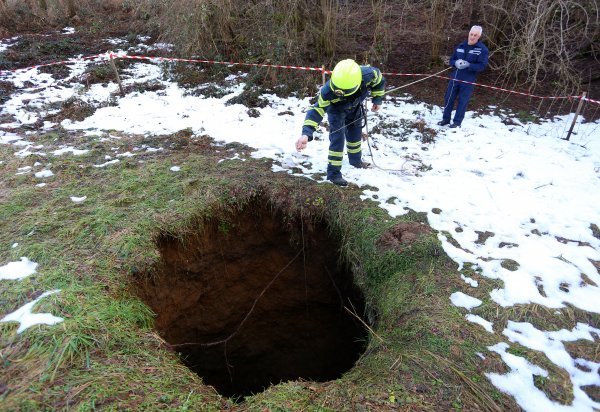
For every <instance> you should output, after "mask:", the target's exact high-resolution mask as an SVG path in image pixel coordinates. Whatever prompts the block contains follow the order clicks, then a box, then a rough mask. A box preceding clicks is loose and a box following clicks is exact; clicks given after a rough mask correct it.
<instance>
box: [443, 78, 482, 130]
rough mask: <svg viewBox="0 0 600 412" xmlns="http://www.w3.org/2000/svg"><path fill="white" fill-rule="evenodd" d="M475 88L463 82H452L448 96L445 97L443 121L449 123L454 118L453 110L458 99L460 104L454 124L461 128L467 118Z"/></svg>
mask: <svg viewBox="0 0 600 412" xmlns="http://www.w3.org/2000/svg"><path fill="white" fill-rule="evenodd" d="M474 88H475V86H474V85H472V84H466V83H461V82H455V81H454V80H450V82H449V83H448V88H447V89H446V94H445V95H444V115H443V116H442V119H443V120H444V121H447V122H449V121H450V117H451V116H452V108H453V107H454V101H455V100H456V98H457V97H458V104H457V105H456V113H454V123H456V124H457V125H459V126H460V124H461V123H462V121H463V119H464V118H465V112H466V111H467V104H468V103H469V99H470V98H471V94H473V89H474Z"/></svg>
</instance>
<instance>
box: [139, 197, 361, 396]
mask: <svg viewBox="0 0 600 412" xmlns="http://www.w3.org/2000/svg"><path fill="white" fill-rule="evenodd" d="M303 244H304V248H303V247H302V245H303ZM158 247H159V250H160V252H161V255H162V259H161V262H160V263H159V264H158V265H157V267H155V268H154V269H153V270H152V271H151V273H149V274H148V275H147V276H144V277H143V280H142V281H140V282H139V283H138V284H137V285H136V289H137V291H138V294H139V296H140V297H141V298H142V299H143V300H144V301H145V302H146V303H147V304H148V305H149V306H150V307H151V308H152V309H153V310H154V312H155V313H156V315H157V317H156V322H155V326H156V328H157V329H158V332H159V333H160V335H161V336H162V337H163V338H164V339H165V340H166V341H167V342H168V343H169V344H170V345H171V346H172V347H173V348H174V349H175V350H176V351H177V352H179V353H180V356H181V359H182V361H183V362H184V363H185V364H186V365H187V366H188V367H189V368H190V369H191V370H193V371H194V372H196V373H197V374H198V375H199V376H201V377H202V378H203V379H204V382H206V383H207V384H210V385H213V386H214V387H215V388H216V389H217V390H218V391H219V392H220V393H221V394H223V395H225V396H229V397H233V398H238V397H241V396H246V395H249V394H252V393H257V392H260V391H262V390H264V389H266V388H267V387H268V386H269V385H271V384H277V383H279V382H284V381H288V380H294V379H306V380H314V381H328V380H333V379H336V378H339V377H340V376H341V375H342V374H343V373H344V372H346V371H347V370H349V369H350V368H352V367H353V365H354V363H355V362H356V361H357V360H358V358H359V357H360V355H361V354H362V353H363V351H364V349H365V347H366V342H367V339H368V333H367V331H366V329H365V328H364V327H363V325H362V324H361V323H360V321H358V320H357V318H356V317H355V316H354V315H352V314H350V313H349V310H351V311H353V312H354V313H356V314H358V315H359V316H361V315H362V314H363V313H364V298H363V295H362V293H361V292H360V290H359V289H358V288H357V287H356V286H354V284H353V277H352V273H351V272H350V270H349V268H348V266H347V265H345V264H343V263H342V261H341V259H340V255H339V248H340V242H339V240H338V239H335V238H334V237H332V236H331V235H330V232H329V230H328V228H327V226H326V224H324V223H314V222H307V219H301V218H300V217H290V216H286V218H285V219H284V217H283V216H281V215H280V214H277V213H275V212H273V211H272V210H271V209H270V208H269V206H268V205H267V203H266V202H265V201H260V202H256V203H254V204H253V205H251V206H249V207H247V208H246V209H244V210H242V211H239V212H238V213H236V214H235V215H232V216H229V217H228V218H226V219H219V220H216V219H215V220H211V221H208V222H206V223H205V224H204V227H203V229H202V230H201V231H199V233H195V234H192V235H185V236H182V237H179V238H175V237H171V236H163V237H161V238H160V239H159V240H158Z"/></svg>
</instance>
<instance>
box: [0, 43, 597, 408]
mask: <svg viewBox="0 0 600 412" xmlns="http://www.w3.org/2000/svg"><path fill="white" fill-rule="evenodd" d="M10 41H11V42H13V41H15V40H13V39H11V40H10ZM115 44H118V43H117V42H115ZM4 49H6V46H2V43H0V53H1V52H2V50H4ZM88 64H90V62H82V63H76V64H70V65H69V67H70V68H71V76H69V78H67V79H66V80H61V81H60V83H59V82H57V81H56V80H55V79H53V78H52V76H50V75H48V74H40V73H39V72H38V71H37V70H35V69H32V70H27V71H20V72H16V73H5V74H3V75H0V80H3V81H9V82H12V83H14V84H15V85H16V86H17V87H18V88H19V89H18V91H16V92H14V93H13V94H12V96H11V98H10V99H9V100H8V101H7V102H6V103H5V104H4V106H3V107H2V109H1V111H0V115H2V114H11V115H12V116H14V120H13V121H10V122H7V123H4V124H0V144H3V145H11V146H14V153H15V156H20V157H23V158H24V159H25V160H26V158H27V156H28V154H31V153H44V155H45V156H48V154H45V152H44V150H45V148H44V147H43V146H42V145H39V144H36V142H35V137H34V136H29V135H27V134H23V133H21V132H14V131H11V130H17V129H18V128H19V127H20V126H23V125H31V124H33V123H35V122H36V121H38V120H40V119H41V118H43V117H45V116H47V115H50V114H53V113H56V110H57V109H51V107H56V105H54V106H52V103H57V102H62V101H64V100H66V99H69V98H71V97H77V98H79V99H81V100H84V101H88V102H90V103H93V104H97V105H99V104H101V103H104V102H106V101H108V100H109V99H110V93H113V92H115V91H116V90H117V86H116V85H115V84H109V85H108V86H107V87H106V86H103V85H99V84H95V85H92V86H91V87H90V88H89V89H86V88H84V87H83V85H82V84H78V83H77V82H76V81H75V79H77V78H78V76H80V75H81V74H82V73H83V72H84V70H85V68H86V66H87V65H88ZM198 70H201V67H199V68H198ZM122 79H123V81H124V83H125V84H126V85H127V84H133V83H143V82H146V81H150V80H151V81H153V82H156V83H161V84H163V85H164V86H165V88H164V90H159V91H156V92H143V93H139V92H133V93H130V94H128V95H126V96H125V97H123V98H120V99H119V100H118V105H116V106H107V107H103V108H100V109H98V110H96V112H95V113H94V114H93V115H91V116H89V117H88V118H86V119H84V120H83V121H79V122H77V121H70V120H64V121H63V122H62V124H61V125H62V126H63V127H64V128H66V129H69V130H79V131H85V133H86V134H87V135H89V136H90V139H91V140H92V139H98V137H97V136H103V137H102V138H103V139H107V138H110V135H109V133H108V131H109V130H118V131H122V132H125V133H135V134H144V135H147V136H155V135H160V134H167V133H174V132H176V131H179V130H181V129H186V128H190V129H191V130H192V131H193V132H194V134H195V135H209V136H211V137H213V138H214V139H215V140H217V141H222V142H239V143H244V144H247V145H248V146H251V147H252V148H254V151H253V152H252V156H253V157H256V158H261V157H268V158H272V159H274V161H275V162H274V166H273V170H274V171H275V172H283V173H290V174H294V175H296V176H298V178H309V179H313V180H316V181H318V182H323V180H322V178H319V177H316V176H317V174H319V176H322V173H323V172H324V171H325V169H326V161H327V151H328V140H327V133H326V132H325V131H324V130H323V129H321V130H320V131H319V132H317V133H316V135H315V136H316V137H317V138H318V139H317V140H315V141H313V142H310V143H309V145H308V148H307V149H306V150H305V151H303V152H302V153H298V152H296V151H295V149H294V142H295V140H296V139H297V138H298V137H299V135H300V130H301V126H302V122H303V120H304V113H305V111H306V108H307V107H309V103H308V99H303V100H300V99H297V98H287V99H280V98H278V97H276V96H274V95H265V96H263V97H264V98H266V99H267V100H268V101H269V102H270V105H269V106H267V107H265V108H259V109H256V110H257V111H258V112H259V113H260V116H259V117H252V116H249V114H248V108H247V107H245V106H242V105H239V104H234V105H226V104H225V103H226V102H227V101H228V100H229V99H231V98H232V97H234V96H236V95H238V94H240V93H241V92H242V90H243V84H242V83H241V82H242V81H243V75H240V76H238V77H237V78H235V77H234V78H231V79H230V83H229V84H228V85H227V86H219V87H223V88H225V90H226V91H227V93H228V94H227V95H226V96H224V97H221V98H206V97H195V96H190V95H187V94H186V93H185V90H183V89H182V88H180V87H179V86H178V85H177V84H175V83H172V82H169V81H164V80H162V72H161V69H160V67H158V66H157V65H153V64H148V63H137V64H135V65H134V66H132V68H130V69H128V70H126V71H125V72H124V73H122ZM26 82H29V83H26ZM442 94H443V90H440V96H441V95H442ZM53 110H54V111H53ZM507 115H508V114H507V113H502V112H500V113H499V114H496V115H486V114H476V113H473V112H468V113H467V116H466V118H465V121H464V122H463V127H462V128H460V129H448V128H443V127H438V126H437V125H436V123H437V121H438V120H440V118H441V108H440V107H438V106H433V107H432V106H430V105H426V104H422V103H411V102H409V99H408V97H407V96H404V97H402V96H400V97H397V98H395V99H393V100H392V99H389V98H388V99H387V100H386V102H385V103H384V106H383V109H382V111H381V112H380V113H378V114H376V115H375V114H370V115H369V120H368V122H369V130H371V131H373V130H375V131H376V133H371V134H370V139H371V147H372V149H373V151H372V153H370V150H369V147H368V146H367V145H363V158H364V159H365V160H367V161H369V162H371V161H372V160H374V162H375V164H376V165H377V166H378V167H376V168H371V169H366V170H365V169H354V168H352V167H350V166H349V164H348V163H347V159H345V160H344V165H343V169H342V172H343V173H344V177H345V178H346V179H347V180H349V181H350V182H351V183H354V184H356V185H358V186H360V187H364V190H363V195H362V198H363V199H370V200H373V201H375V202H378V203H379V204H380V206H381V207H382V208H383V209H385V210H387V212H388V213H389V214H390V215H391V216H399V215H402V214H404V213H407V211H408V210H407V209H408V208H410V209H412V210H415V211H418V212H427V215H428V219H429V222H430V224H431V226H432V227H433V228H434V229H436V230H438V231H439V239H440V241H441V242H442V244H443V247H444V249H445V251H446V252H447V253H448V255H449V256H450V257H451V258H452V259H454V260H455V261H456V262H457V263H458V264H459V266H460V267H461V268H462V267H463V266H464V265H465V264H467V263H468V264H470V266H471V268H472V269H475V270H476V273H478V274H479V276H477V277H476V278H475V279H473V278H468V277H466V276H464V274H461V273H457V274H456V276H457V277H458V276H462V279H463V280H464V281H465V284H464V288H463V290H462V291H457V292H456V293H453V294H452V296H449V297H448V299H451V301H452V303H453V304H454V305H456V306H459V307H462V308H465V315H466V319H467V320H468V321H470V322H474V323H477V324H479V325H481V326H482V327H483V328H484V329H485V330H487V331H488V332H489V333H493V330H494V329H493V328H494V326H495V327H496V328H497V329H496V332H497V334H496V335H495V336H496V337H497V338H498V344H496V345H494V346H491V347H489V350H490V351H493V352H497V353H498V354H500V356H501V357H502V359H503V360H504V362H505V363H506V364H507V365H508V367H509V368H510V370H511V371H510V372H509V373H507V374H505V375H499V374H496V373H489V374H488V377H489V379H490V380H491V382H492V383H493V384H494V385H495V386H496V387H498V388H499V389H500V390H502V391H504V392H506V393H508V394H510V395H512V396H513V397H514V398H515V399H516V401H517V402H518V403H519V405H521V406H522V407H523V408H524V409H526V410H531V411H539V410H593V409H598V408H600V403H598V402H594V401H593V400H592V399H590V398H589V397H588V395H587V394H586V393H585V392H584V391H583V390H582V389H581V387H583V386H586V385H596V386H600V374H599V370H600V363H598V362H593V361H591V360H586V359H573V358H572V357H571V355H570V354H569V353H568V352H567V351H566V350H565V347H564V345H563V342H571V341H574V340H579V339H585V340H589V341H592V342H596V344H597V343H598V342H600V330H599V329H597V328H596V326H598V325H586V324H582V323H579V324H577V325H576V326H575V327H574V328H573V330H570V331H569V330H560V331H542V330H538V329H536V328H535V327H534V326H533V325H531V324H529V323H518V322H513V321H509V322H508V325H507V326H506V328H505V329H504V330H500V329H501V328H502V327H503V326H502V325H499V326H498V325H493V324H492V323H491V322H489V321H488V320H486V319H483V318H482V317H481V316H477V315H473V314H471V313H468V312H470V311H471V310H472V309H473V308H475V307H477V306H479V305H480V304H481V301H480V300H478V299H475V298H473V297H470V296H468V294H469V291H470V290H473V288H477V287H480V285H481V284H482V283H484V282H486V280H485V279H486V278H490V279H498V280H500V281H502V282H501V283H502V284H503V287H501V288H498V289H495V290H493V291H492V292H491V293H490V298H491V299H492V300H493V301H494V302H496V303H497V304H499V305H501V306H503V307H510V306H513V305H516V304H527V303H536V304H539V305H543V306H546V307H548V308H553V309H559V308H562V307H565V305H566V304H570V305H572V306H574V307H577V308H579V309H582V310H585V311H588V312H593V313H600V288H599V285H600V274H599V273H598V270H597V269H596V267H594V264H593V263H592V261H595V262H598V261H600V239H599V238H598V234H597V233H596V235H595V236H594V233H593V230H592V228H593V227H599V226H600V127H599V126H600V122H594V123H586V122H585V121H584V120H583V119H581V118H580V119H579V121H578V124H577V125H576V128H575V131H576V133H577V134H576V135H573V136H572V137H571V141H565V140H562V139H561V137H564V135H565V131H566V129H568V126H569V125H570V122H571V120H572V116H561V117H556V118H554V119H553V120H552V121H546V122H543V123H542V124H533V123H527V124H522V123H520V122H519V121H518V120H514V119H513V123H516V124H512V125H507V124H505V123H504V122H503V121H502V120H503V118H506V116H507ZM416 120H422V121H424V122H425V124H426V125H427V127H430V128H432V129H434V130H435V131H436V132H437V136H436V137H435V142H434V143H422V141H421V134H420V133H419V132H418V131H417V130H416V129H415V128H413V127H411V124H413V122H415V121H416ZM55 126H56V125H55V124H52V123H49V122H45V123H44V126H43V127H44V128H45V129H51V128H53V127H55ZM376 126H380V127H376ZM91 136H94V137H91ZM85 150H87V148H86V147H77V148H75V147H66V148H63V149H62V150H61V151H60V153H57V152H56V151H54V152H53V153H50V154H51V155H60V154H62V153H64V152H71V153H73V154H82V153H85ZM153 150H160V148H159V149H153ZM371 154H372V158H371V156H370V155H371ZM113 155H114V154H112V153H111V156H113ZM125 155H128V156H129V155H132V154H131V153H129V154H123V156H125ZM111 156H108V155H107V162H106V163H103V164H101V165H95V166H97V167H110V166H111V165H112V164H114V163H116V162H118V161H119V160H118V159H112V157H111ZM48 159H49V160H48V162H50V160H51V159H50V158H48ZM2 160H3V159H0V162H1V161H2ZM239 160H240V161H243V160H244V159H243V158H239ZM30 166H31V168H30V169H23V170H15V173H20V172H22V173H28V172H30V171H32V172H33V171H34V169H35V170H36V172H35V173H36V176H37V177H38V178H39V179H38V180H44V179H45V178H47V177H51V176H52V174H53V172H52V170H51V166H49V167H46V165H40V164H37V165H30ZM181 166H182V165H181V164H179V165H177V166H175V167H173V168H172V169H171V170H172V171H174V172H176V171H177V170H179V167H181ZM25 167H27V166H25ZM323 183H324V184H329V183H326V182H323ZM40 184H43V182H42V183H40ZM76 195H77V194H73V197H71V199H72V201H73V202H80V201H83V200H85V199H83V198H78V197H77V196H76ZM81 199H83V200H81ZM593 225H595V226H593ZM596 230H598V229H596ZM482 233H486V236H484V238H485V241H482V237H481V236H480V234H482ZM450 237H451V238H452V239H453V240H452V242H451V241H450V240H451V239H450ZM16 241H19V242H24V241H25V240H23V239H15V242H16ZM457 245H458V246H459V247H457ZM13 246H14V245H13ZM9 247H12V246H9ZM24 259H25V258H24ZM506 262H510V265H507V264H505V263H506ZM32 264H33V263H32V262H29V261H28V260H22V261H21V262H0V265H4V266H0V279H7V280H8V279H19V278H21V277H23V274H24V273H27V274H32V273H33V272H35V267H33V270H32V269H31V265H32ZM13 270H14V271H13ZM30 272H31V273H30ZM584 275H585V276H584ZM25 276H26V275H25ZM471 276H474V275H471ZM4 281H6V280H4ZM48 293H54V291H53V292H47V294H48ZM44 296H46V294H44V295H42V296H40V297H39V298H38V299H36V301H37V300H39V299H41V298H43V297H44ZM28 305H29V304H28ZM26 306H27V305H26ZM30 309H31V306H27V308H26V307H23V308H22V312H23V313H24V315H23V314H22V313H21V312H19V314H16V315H14V316H12V317H10V315H7V316H8V318H7V317H5V318H4V319H1V320H0V321H7V320H17V321H20V322H24V323H21V328H22V327H23V325H29V323H28V321H26V320H23V319H25V318H23V317H22V316H21V315H23V316H25V317H26V315H27V313H30V312H29V311H30ZM19 310H21V309H19ZM0 315H1V314H0ZM557 316H561V315H560V312H558V311H557ZM19 319H21V320H19ZM39 320H41V321H46V322H45V323H48V324H52V323H55V322H57V321H59V320H57V319H56V318H53V317H52V316H51V315H49V317H47V318H44V319H39ZM507 342H514V343H519V344H520V345H523V346H526V347H528V348H531V349H533V350H536V351H541V352H543V353H545V354H546V356H547V357H548V359H550V361H552V362H553V363H555V364H556V366H557V367H559V368H562V369H564V370H565V371H566V372H567V373H568V374H569V376H570V377H571V382H572V384H573V393H574V400H573V403H572V405H568V406H565V405H560V404H558V403H556V402H554V401H552V400H550V399H548V398H547V397H546V395H545V394H544V393H543V392H542V391H541V390H539V389H538V388H537V387H535V386H534V384H533V382H534V381H533V377H534V375H541V376H546V375H548V372H547V371H545V370H544V369H543V368H541V367H540V366H538V365H533V364H531V363H530V362H529V361H527V360H526V359H524V358H522V357H519V356H516V355H513V354H511V353H508V352H507V351H506V350H507V348H508V347H509V345H510V343H507ZM481 356H484V354H482V355H481Z"/></svg>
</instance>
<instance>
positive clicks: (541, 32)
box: [482, 0, 600, 91]
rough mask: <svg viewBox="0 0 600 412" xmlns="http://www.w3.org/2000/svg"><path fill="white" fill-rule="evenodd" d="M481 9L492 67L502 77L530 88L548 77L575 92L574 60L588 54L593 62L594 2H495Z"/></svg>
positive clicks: (597, 32)
mask: <svg viewBox="0 0 600 412" xmlns="http://www.w3.org/2000/svg"><path fill="white" fill-rule="evenodd" d="M482 7H483V9H484V12H483V15H484V16H486V19H485V24H486V26H487V27H488V28H489V31H490V34H489V37H488V39H489V43H490V46H491V50H492V56H495V57H496V58H492V59H491V67H492V68H494V69H496V70H499V71H500V72H501V73H502V74H503V76H504V78H505V79H507V80H508V79H513V80H514V81H515V82H516V83H523V84H528V85H530V87H535V86H536V85H537V84H538V83H539V82H541V81H544V80H545V79H546V78H547V77H548V76H552V78H553V79H554V80H555V85H556V86H558V87H559V88H560V89H562V90H563V91H571V90H577V89H578V88H579V87H580V85H581V74H580V73H579V71H578V70H577V69H576V66H575V64H576V63H575V62H576V60H577V59H578V58H581V57H582V56H583V55H585V54H588V55H590V57H592V59H593V60H591V61H592V62H593V61H594V60H595V62H596V63H597V62H598V60H597V58H598V50H594V47H595V46H594V44H597V43H598V41H599V40H600V37H599V36H600V28H599V25H598V13H599V9H598V4H597V2H596V1H595V0H539V1H523V0H520V1H514V0H496V1H494V2H489V3H486V4H483V5H482ZM596 47H597V46H596Z"/></svg>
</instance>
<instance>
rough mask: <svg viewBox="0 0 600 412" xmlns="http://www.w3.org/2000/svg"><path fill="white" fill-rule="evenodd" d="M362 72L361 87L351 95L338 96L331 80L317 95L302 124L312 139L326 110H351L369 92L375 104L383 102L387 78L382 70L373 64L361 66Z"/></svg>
mask: <svg viewBox="0 0 600 412" xmlns="http://www.w3.org/2000/svg"><path fill="white" fill-rule="evenodd" d="M360 69H361V72H362V81H361V84H360V87H359V89H358V90H357V91H356V92H355V93H353V94H351V95H350V96H342V97H339V96H337V95H336V94H335V93H334V92H333V90H331V86H330V83H329V80H327V82H326V83H325V85H324V86H323V87H321V90H319V94H318V96H317V102H316V103H315V104H314V105H313V106H311V108H310V109H308V111H307V112H306V117H305V119H304V124H303V125H302V134H303V135H306V136H308V140H312V136H313V133H314V131H315V129H316V128H317V127H319V124H320V123H321V121H322V120H323V116H325V112H326V111H330V110H336V111H346V112H350V111H351V110H353V109H356V106H358V105H359V104H361V103H362V102H363V100H365V99H366V98H367V96H368V95H369V92H370V94H371V98H372V100H373V103H374V104H381V102H382V101H383V95H384V94H385V78H384V77H383V75H382V74H381V71H380V70H379V69H377V68H375V67H371V66H360Z"/></svg>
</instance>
